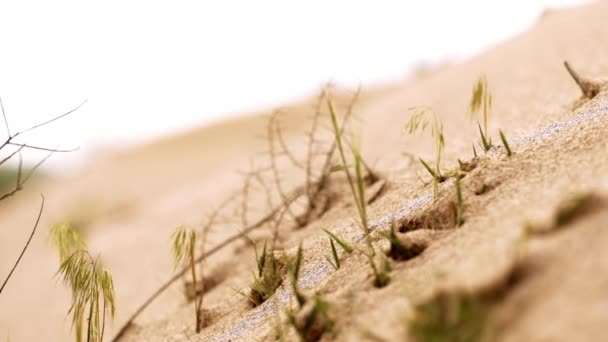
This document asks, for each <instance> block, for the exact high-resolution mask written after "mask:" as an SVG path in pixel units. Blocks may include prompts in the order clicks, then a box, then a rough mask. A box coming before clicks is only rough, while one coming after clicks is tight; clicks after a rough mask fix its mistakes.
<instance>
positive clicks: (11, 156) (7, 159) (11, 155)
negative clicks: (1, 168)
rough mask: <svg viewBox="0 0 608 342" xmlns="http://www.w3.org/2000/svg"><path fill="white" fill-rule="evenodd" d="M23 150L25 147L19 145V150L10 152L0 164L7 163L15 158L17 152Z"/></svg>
mask: <svg viewBox="0 0 608 342" xmlns="http://www.w3.org/2000/svg"><path fill="white" fill-rule="evenodd" d="M21 150H23V147H19V148H18V149H17V150H15V151H14V152H13V153H11V154H9V155H8V156H7V157H6V158H4V159H2V160H1V161H0V165H2V164H4V163H6V162H7V161H9V160H10V159H11V158H13V157H14V156H15V154H17V153H19V152H21Z"/></svg>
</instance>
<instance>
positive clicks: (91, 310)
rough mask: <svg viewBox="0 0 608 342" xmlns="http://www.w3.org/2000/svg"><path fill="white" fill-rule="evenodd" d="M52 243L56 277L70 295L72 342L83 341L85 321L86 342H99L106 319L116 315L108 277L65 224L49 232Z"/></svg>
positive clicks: (112, 285) (104, 269)
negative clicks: (57, 263)
mask: <svg viewBox="0 0 608 342" xmlns="http://www.w3.org/2000/svg"><path fill="white" fill-rule="evenodd" d="M50 233H51V237H52V241H53V242H54V244H55V245H56V247H57V249H58V250H59V258H60V262H61V264H60V266H59V271H58V274H61V275H62V278H63V282H64V283H65V284H66V285H68V286H69V288H70V289H71V291H72V305H71V306H70V309H69V311H68V314H71V315H72V325H73V327H74V329H75V335H76V336H75V337H76V341H78V342H80V341H83V336H82V335H83V330H84V327H85V314H86V315H87V319H86V341H87V342H102V341H103V336H104V331H105V323H106V316H107V315H108V314H109V315H110V317H111V318H114V315H115V312H116V304H115V296H114V283H113V280H112V275H111V273H110V271H109V270H108V269H106V268H105V267H104V266H103V264H102V263H101V261H100V260H99V258H98V257H96V258H94V257H93V256H92V255H91V254H90V253H89V252H88V251H87V250H86V245H85V243H84V241H83V240H82V238H80V236H79V234H78V232H76V230H74V229H73V228H72V227H71V226H70V225H68V224H60V225H55V226H53V227H52V228H51V231H50Z"/></svg>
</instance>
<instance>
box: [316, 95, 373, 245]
mask: <svg viewBox="0 0 608 342" xmlns="http://www.w3.org/2000/svg"><path fill="white" fill-rule="evenodd" d="M327 106H328V107H329V114H330V116H331V122H332V126H333V133H334V137H335V140H336V146H337V147H338V152H339V155H340V159H341V161H342V167H343V171H344V173H345V174H346V178H347V180H348V184H349V186H350V189H351V192H352V195H353V198H354V199H355V204H356V207H357V212H358V213H359V218H360V222H359V225H360V227H361V229H362V230H363V234H364V235H365V241H366V243H367V245H368V247H369V249H370V252H371V253H372V254H375V250H374V247H373V245H372V242H371V238H370V236H369V234H370V230H369V224H368V221H367V202H366V200H365V180H364V176H363V171H362V166H363V160H362V158H361V149H360V146H359V144H358V143H353V144H351V146H350V147H351V151H352V154H353V159H354V169H355V174H354V175H353V174H352V173H351V171H350V169H349V167H348V165H349V163H348V160H347V159H346V153H345V151H344V143H343V139H342V129H341V127H340V125H339V123H338V117H337V114H336V112H335V110H334V107H333V105H332V103H331V101H330V100H329V99H328V100H327Z"/></svg>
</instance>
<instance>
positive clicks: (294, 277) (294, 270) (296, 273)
mask: <svg viewBox="0 0 608 342" xmlns="http://www.w3.org/2000/svg"><path fill="white" fill-rule="evenodd" d="M301 266H302V244H301V243H300V245H299V246H298V252H297V253H296V260H295V262H294V263H292V264H290V265H289V273H290V274H291V286H292V290H293V293H294V295H295V296H296V300H297V301H298V304H299V305H300V306H303V305H304V304H305V303H306V298H304V295H303V294H302V293H301V292H300V290H299V289H298V279H299V278H300V267H301ZM338 267H339V266H338Z"/></svg>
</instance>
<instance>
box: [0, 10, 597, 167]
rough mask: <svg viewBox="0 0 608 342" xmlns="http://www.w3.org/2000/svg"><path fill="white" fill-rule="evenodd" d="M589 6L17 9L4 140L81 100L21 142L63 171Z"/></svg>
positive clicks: (6, 66)
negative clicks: (46, 151) (47, 151)
mask: <svg viewBox="0 0 608 342" xmlns="http://www.w3.org/2000/svg"><path fill="white" fill-rule="evenodd" d="M587 2H588V1H580V0H535V1H513V2H487V1H462V2H458V3H451V2H450V3H444V2H441V1H427V2H415V3H401V2H392V1H373V2H372V1H364V2H357V3H352V2H347V1H335V2H331V3H326V2H323V1H309V2H306V3H294V4H290V3H287V2H284V1H261V2H255V3H252V2H247V1H224V2H217V3H215V2H214V3H196V2H192V3H178V4H176V3H175V2H165V3H163V4H159V3H149V2H143V1H142V2H129V3H125V2H119V1H107V2H104V3H83V2H80V1H71V0H69V1H68V0H66V1H58V2H52V3H48V2H43V1H19V2H18V1H15V2H10V3H3V4H2V5H0V40H1V41H2V46H3V51H4V52H3V53H2V54H0V97H1V98H2V100H3V103H4V108H5V110H6V114H7V117H8V121H9V124H10V126H11V130H12V131H13V132H16V131H19V130H21V129H25V128H27V127H29V126H31V125H33V124H36V123H39V122H42V121H45V120H47V119H49V118H52V117H54V116H57V115H59V114H61V113H64V112H66V111H68V110H69V109H71V108H74V107H76V106H77V105H78V104H80V103H81V102H83V101H84V100H87V101H88V102H87V103H86V104H85V105H84V106H83V107H82V108H81V109H80V110H78V111H77V112H75V113H74V114H72V115H70V116H69V117H66V118H64V119H62V120H61V121H58V122H55V123H53V124H52V125H49V126H48V127H43V128H41V129H40V130H39V131H37V132H31V133H30V135H29V136H27V137H25V138H24V139H22V141H23V142H25V141H27V142H28V143H32V144H38V145H44V146H49V147H56V146H58V145H59V146H61V147H62V148H70V147H80V149H79V150H78V151H76V152H72V153H68V154H61V155H56V156H53V158H51V159H50V160H49V161H48V165H49V166H50V167H51V168H53V169H58V170H62V169H66V168H69V167H71V166H73V165H79V164H81V163H83V162H84V161H85V160H87V158H89V157H90V156H91V155H95V153H97V151H99V150H100V149H113V148H120V147H122V146H125V145H135V144H142V143H148V142H151V141H153V140H155V139H158V138H159V137H163V136H167V135H172V134H177V133H179V132H182V131H186V130H191V129H193V128H195V127H203V126H205V125H209V124H212V123H214V122H217V121H221V120H224V119H227V118H233V117H235V116H237V115H242V114H246V113H251V112H255V111H259V110H263V109H270V108H272V107H274V106H278V105H280V104H284V103H287V102H290V101H294V100H297V99H301V98H305V97H306V96H309V95H311V94H313V93H314V92H316V91H317V90H318V88H319V87H320V86H321V84H323V83H325V82H327V81H332V82H333V83H335V84H337V85H339V86H341V87H349V88H354V87H357V86H358V85H361V86H363V87H364V88H369V87H373V86H377V85H382V84H390V83H391V82H396V81H402V80H404V79H406V78H407V77H408V76H409V75H411V73H412V71H413V70H414V69H415V68H416V67H419V66H420V65H428V66H431V67H432V66H433V65H438V64H441V63H444V62H458V61H461V60H463V59H465V58H468V57H471V56H473V55H475V54H478V53H480V52H482V51H484V50H485V49H488V48H489V47H491V46H493V45H496V44H498V43H500V42H502V41H504V40H506V39H510V38H511V37H513V36H515V35H517V34H519V33H521V32H524V31H526V30H528V29H529V28H530V27H532V25H534V23H535V22H536V20H538V18H539V17H540V15H541V14H542V13H543V11H545V10H546V9H551V8H561V7H566V6H573V5H579V4H582V3H587ZM427 18H434V20H433V22H429V21H428V20H425V19H427ZM422 31H423V32H424V34H421V32H422ZM0 136H1V137H2V139H5V136H6V133H5V130H4V128H2V133H0ZM41 156H42V154H41V153H36V152H32V151H29V152H27V155H25V156H24V157H25V160H26V161H28V162H30V163H31V162H35V160H37V159H39V158H40V157H41Z"/></svg>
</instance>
